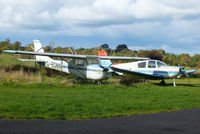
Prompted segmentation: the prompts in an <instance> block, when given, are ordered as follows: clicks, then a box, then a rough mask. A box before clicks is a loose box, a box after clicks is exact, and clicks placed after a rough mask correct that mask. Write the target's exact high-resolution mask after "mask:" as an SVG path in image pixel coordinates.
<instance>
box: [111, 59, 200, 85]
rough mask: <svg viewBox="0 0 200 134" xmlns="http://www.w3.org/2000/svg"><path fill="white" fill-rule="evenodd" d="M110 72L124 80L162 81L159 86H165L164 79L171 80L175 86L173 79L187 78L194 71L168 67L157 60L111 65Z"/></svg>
mask: <svg viewBox="0 0 200 134" xmlns="http://www.w3.org/2000/svg"><path fill="white" fill-rule="evenodd" d="M111 68H112V70H114V71H117V72H121V73H123V75H124V76H125V79H152V80H162V81H161V83H160V84H161V85H165V84H166V83H165V81H164V79H170V78H171V79H173V85H174V86H176V83H175V79H176V78H180V77H181V76H182V75H185V76H186V77H189V74H191V73H194V72H196V70H189V71H186V69H185V68H183V67H180V66H168V65H166V64H165V63H163V62H161V61H159V60H144V61H136V62H130V63H122V64H113V65H112V66H111Z"/></svg>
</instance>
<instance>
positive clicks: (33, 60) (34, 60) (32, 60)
mask: <svg viewBox="0 0 200 134" xmlns="http://www.w3.org/2000/svg"><path fill="white" fill-rule="evenodd" d="M19 60H20V61H30V62H45V61H41V60H36V59H19Z"/></svg>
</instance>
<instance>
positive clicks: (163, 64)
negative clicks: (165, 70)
mask: <svg viewBox="0 0 200 134" xmlns="http://www.w3.org/2000/svg"><path fill="white" fill-rule="evenodd" d="M157 66H158V68H160V67H161V66H167V65H166V64H165V63H163V62H160V61H157Z"/></svg>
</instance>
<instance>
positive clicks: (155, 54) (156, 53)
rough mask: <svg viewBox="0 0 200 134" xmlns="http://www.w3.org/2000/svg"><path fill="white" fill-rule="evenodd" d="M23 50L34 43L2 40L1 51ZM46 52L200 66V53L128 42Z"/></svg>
mask: <svg viewBox="0 0 200 134" xmlns="http://www.w3.org/2000/svg"><path fill="white" fill-rule="evenodd" d="M6 49H8V50H9V49H10V50H22V51H32V50H33V44H28V45H26V46H21V42H19V41H16V42H14V43H11V42H10V40H9V39H6V40H5V41H0V53H2V52H3V50H6ZM44 50H45V52H53V53H71V54H73V53H74V52H76V53H77V54H83V55H97V51H99V50H104V51H106V52H107V54H108V55H110V56H129V57H135V56H138V57H148V58H151V59H156V60H161V61H163V62H165V63H166V64H168V65H174V66H177V65H178V64H180V65H181V66H187V67H198V68H200V54H195V55H194V56H190V55H189V54H186V53H182V54H179V55H176V54H174V53H167V52H165V51H164V50H162V49H153V50H138V51H136V50H131V49H129V48H128V47H127V45H126V44H120V45H118V46H117V47H116V49H111V48H110V47H109V45H108V44H102V45H100V46H98V47H93V48H89V49H86V48H78V49H75V50H74V49H73V48H71V47H54V46H53V45H52V44H50V45H47V46H45V47H44Z"/></svg>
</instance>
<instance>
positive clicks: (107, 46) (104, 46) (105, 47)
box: [100, 44, 109, 49]
mask: <svg viewBox="0 0 200 134" xmlns="http://www.w3.org/2000/svg"><path fill="white" fill-rule="evenodd" d="M100 47H101V48H103V49H108V48H109V45H108V44H103V45H101V46H100Z"/></svg>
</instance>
